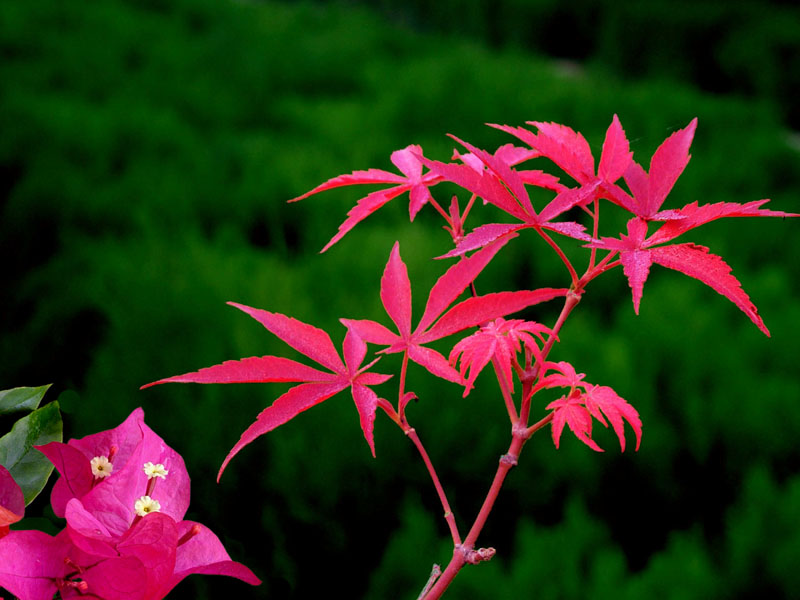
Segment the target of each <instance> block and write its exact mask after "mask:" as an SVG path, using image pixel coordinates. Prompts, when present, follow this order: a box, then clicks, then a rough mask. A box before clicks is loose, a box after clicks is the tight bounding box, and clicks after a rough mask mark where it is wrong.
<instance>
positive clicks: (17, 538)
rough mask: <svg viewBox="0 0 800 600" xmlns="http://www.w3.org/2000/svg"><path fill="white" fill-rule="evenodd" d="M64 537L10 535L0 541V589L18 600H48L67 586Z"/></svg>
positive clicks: (25, 533)
mask: <svg viewBox="0 0 800 600" xmlns="http://www.w3.org/2000/svg"><path fill="white" fill-rule="evenodd" d="M68 551H69V540H68V539H67V538H66V536H65V535H59V536H56V537H53V536H50V535H47V534H46V533H44V532H42V531H35V530H30V531H12V532H11V533H10V534H8V535H7V536H5V537H3V538H2V539H0V587H2V588H5V589H6V590H8V591H9V592H11V593H12V594H13V595H14V596H16V597H17V598H19V599H20V600H52V598H53V596H54V595H55V594H56V592H59V591H61V590H62V589H64V586H65V585H66V584H67V583H68V582H69V577H68V566H67V564H66V563H65V561H64V559H65V557H66V556H67V553H68Z"/></svg>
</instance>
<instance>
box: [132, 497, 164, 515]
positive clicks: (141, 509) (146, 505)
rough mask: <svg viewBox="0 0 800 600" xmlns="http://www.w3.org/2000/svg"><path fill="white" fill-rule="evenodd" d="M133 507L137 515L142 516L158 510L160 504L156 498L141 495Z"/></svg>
mask: <svg viewBox="0 0 800 600" xmlns="http://www.w3.org/2000/svg"><path fill="white" fill-rule="evenodd" d="M133 508H134V510H135V511H136V514H137V515H139V516H140V517H144V516H145V515H147V514H149V513H152V512H158V511H160V510H161V504H159V502H158V500H153V499H152V498H151V497H150V496H142V497H141V498H139V499H138V500H137V501H136V503H135V504H134V505H133Z"/></svg>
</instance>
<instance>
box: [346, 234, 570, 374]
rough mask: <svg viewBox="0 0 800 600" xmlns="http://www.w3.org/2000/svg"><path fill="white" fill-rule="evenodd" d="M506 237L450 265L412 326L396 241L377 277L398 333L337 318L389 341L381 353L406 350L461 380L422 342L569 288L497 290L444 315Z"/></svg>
mask: <svg viewBox="0 0 800 600" xmlns="http://www.w3.org/2000/svg"><path fill="white" fill-rule="evenodd" d="M509 239H511V238H510V237H507V238H504V239H502V240H500V241H498V242H496V243H495V244H492V245H490V246H488V247H486V248H484V249H483V250H481V251H479V252H476V253H475V254H473V255H472V256H470V257H469V258H462V259H461V260H460V261H459V262H457V263H456V264H454V265H453V266H451V267H450V268H449V269H448V270H447V271H446V272H445V274H444V275H442V276H441V277H440V278H439V279H438V280H437V281H436V283H435V284H434V286H433V288H431V291H430V294H429V296H428V301H427V303H426V305H425V311H424V312H423V314H422V318H421V319H420V321H419V324H418V325H417V327H416V328H415V329H414V330H413V331H412V329H411V282H410V281H409V279H408V270H407V269H406V265H405V263H404V262H403V260H402V258H401V257H400V246H399V244H398V243H395V245H394V247H393V248H392V252H391V254H390V256H389V260H388V262H387V263H386V268H385V269H384V272H383V277H382V278H381V302H382V303H383V306H384V308H385V309H386V313H387V314H388V315H389V318H390V319H391V320H392V322H393V323H394V325H395V327H396V328H397V333H395V332H393V331H391V330H389V329H387V328H386V327H384V326H383V325H381V324H380V323H376V322H375V321H370V320H366V319H364V320H356V319H341V321H342V323H344V324H345V325H346V326H347V327H348V329H350V330H352V331H355V332H356V333H357V334H358V336H359V337H360V338H361V339H363V340H365V341H366V342H369V343H372V344H378V345H382V346H387V348H385V349H384V350H383V352H386V353H394V352H408V357H409V358H410V359H411V360H413V361H414V362H416V363H417V364H419V365H421V366H423V367H425V368H426V369H427V370H428V371H430V372H431V373H433V374H434V375H436V376H438V377H442V378H443V379H447V380H449V381H453V382H455V383H461V382H462V379H461V376H460V375H459V373H458V371H456V370H455V369H454V368H453V367H452V366H450V363H449V362H448V361H447V359H446V358H445V357H444V356H442V355H441V354H440V353H439V352H436V351H435V350H433V349H431V348H426V347H425V346H424V344H427V343H430V342H433V341H435V340H438V339H440V338H443V337H446V336H448V335H451V334H453V333H457V332H459V331H463V330H464V329H468V328H470V327H476V326H478V325H480V324H481V323H485V322H487V321H490V320H492V319H496V318H497V317H500V316H504V315H507V314H509V313H512V312H516V311H519V310H522V309H523V308H526V307H528V306H532V305H533V304H537V303H539V302H545V301H547V300H551V299H553V298H555V297H557V296H564V295H566V293H567V290H565V289H552V288H542V289H539V290H533V291H528V290H522V291H516V292H497V293H493V294H486V295H484V296H476V297H473V298H467V299H466V300H463V301H462V302H460V303H458V304H456V305H455V306H453V307H452V308H451V309H450V310H449V311H447V312H446V313H445V314H442V313H444V311H445V310H446V309H447V308H448V307H449V306H450V305H451V304H452V303H453V302H454V301H455V300H456V298H458V296H460V295H461V293H462V292H463V291H464V290H465V289H466V288H467V286H468V285H469V284H470V283H472V282H473V281H474V280H475V278H476V277H477V276H478V274H479V273H480V272H481V271H482V270H483V268H484V267H485V266H486V265H487V264H488V263H489V261H490V260H491V259H492V258H493V257H494V255H495V254H496V253H497V252H498V251H499V250H500V248H502V247H503V245H505V243H506V242H507V241H508V240H509Z"/></svg>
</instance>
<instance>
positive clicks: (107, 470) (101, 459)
mask: <svg viewBox="0 0 800 600" xmlns="http://www.w3.org/2000/svg"><path fill="white" fill-rule="evenodd" d="M89 464H90V465H91V466H92V475H94V476H95V477H96V478H97V479H103V478H104V477H108V476H109V475H111V471H113V470H114V465H112V464H111V461H109V460H108V458H107V457H105V456H95V457H94V458H93V459H92V460H91V461H90V462H89Z"/></svg>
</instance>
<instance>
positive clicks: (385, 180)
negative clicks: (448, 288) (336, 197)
mask: <svg viewBox="0 0 800 600" xmlns="http://www.w3.org/2000/svg"><path fill="white" fill-rule="evenodd" d="M420 155H422V148H421V147H420V146H418V145H416V144H412V145H409V146H406V147H405V148H403V149H402V150H396V151H395V152H392V156H391V160H392V163H393V164H394V165H395V166H396V167H397V168H398V169H399V170H400V171H401V172H402V173H403V175H397V174H395V173H390V172H388V171H384V170H382V169H368V170H366V171H353V172H352V173H351V174H349V175H339V176H338V177H334V178H333V179H329V180H328V181H326V182H325V183H323V184H321V185H318V186H317V187H315V188H314V189H313V190H311V191H309V192H306V193H305V194H303V195H302V196H298V197H297V198H293V199H292V200H289V202H297V201H299V200H302V199H304V198H307V197H308V196H311V195H312V194H317V193H319V192H324V191H325V190H331V189H334V188H338V187H343V186H346V185H359V184H390V185H392V186H393V187H389V188H386V189H382V190H378V191H376V192H372V193H371V194H368V195H367V196H365V197H363V198H361V199H360V200H359V201H358V203H357V204H356V205H355V206H354V207H353V208H351V209H350V211H349V212H348V213H347V219H345V221H344V223H342V224H341V225H339V232H338V233H337V234H336V235H335V236H333V238H331V240H330V241H329V242H328V243H327V244H325V247H324V248H323V249H322V250H321V251H320V252H325V251H326V250H327V249H328V248H330V247H331V246H333V245H334V244H335V243H336V242H338V241H339V240H340V239H342V237H343V236H344V235H345V234H346V233H347V232H348V231H350V230H351V229H352V228H353V227H355V226H356V225H357V224H358V223H359V222H361V221H363V220H364V219H365V218H367V217H368V216H369V215H371V214H372V213H374V212H375V211H376V210H378V209H379V208H380V207H381V206H383V205H384V204H386V203H387V202H389V201H390V200H392V199H394V198H397V197H398V196H400V195H402V194H404V193H405V192H409V198H410V203H409V206H408V212H409V216H410V218H411V220H412V221H413V220H414V217H416V216H417V213H418V212H419V211H420V209H421V208H422V207H423V206H424V205H425V203H426V202H428V201H429V200H430V199H431V193H430V191H429V190H428V188H429V187H430V186H432V185H436V184H437V183H439V181H441V179H440V178H439V177H437V176H436V175H435V174H433V173H425V174H424V175H423V173H422V163H421V162H420V161H419V159H418V156H420Z"/></svg>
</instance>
